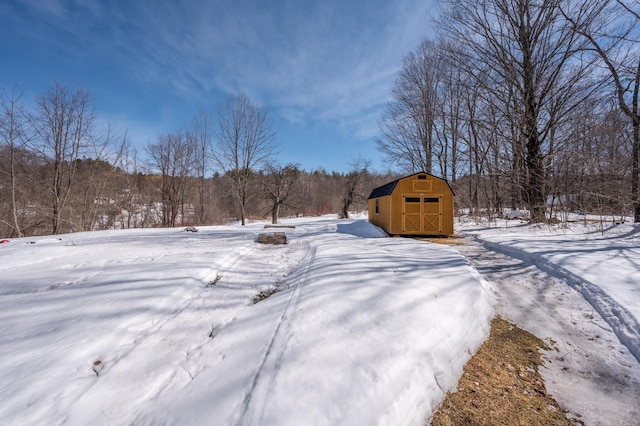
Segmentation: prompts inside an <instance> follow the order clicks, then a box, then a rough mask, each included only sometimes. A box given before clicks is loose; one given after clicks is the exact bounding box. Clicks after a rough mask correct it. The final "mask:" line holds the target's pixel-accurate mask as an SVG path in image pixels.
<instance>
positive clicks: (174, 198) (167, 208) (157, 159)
mask: <svg viewBox="0 0 640 426" xmlns="http://www.w3.org/2000/svg"><path fill="white" fill-rule="evenodd" d="M193 148H194V147H193V145H192V144H190V143H189V141H188V139H187V138H186V136H185V135H184V133H182V132H175V133H169V134H166V135H161V136H160V137H158V141H157V142H156V143H153V144H150V145H149V146H148V147H147V151H148V153H149V155H150V157H151V160H152V162H153V164H152V165H153V167H154V168H155V169H157V170H158V171H159V172H160V194H161V199H162V224H163V226H170V227H172V226H176V225H177V218H178V214H180V213H182V215H181V224H184V220H185V217H184V216H185V210H184V205H185V195H186V191H187V183H188V182H187V181H188V178H189V176H190V175H191V174H192V171H193V169H192V163H193Z"/></svg>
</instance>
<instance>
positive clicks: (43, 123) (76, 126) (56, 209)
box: [31, 82, 95, 234]
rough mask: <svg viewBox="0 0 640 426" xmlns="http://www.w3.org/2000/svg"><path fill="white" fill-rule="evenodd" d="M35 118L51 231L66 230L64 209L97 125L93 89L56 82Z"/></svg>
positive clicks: (41, 99) (36, 145)
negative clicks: (92, 131)
mask: <svg viewBox="0 0 640 426" xmlns="http://www.w3.org/2000/svg"><path fill="white" fill-rule="evenodd" d="M37 104H38V107H37V111H36V113H35V115H34V116H32V118H31V122H32V124H33V126H34V130H35V137H34V139H33V143H32V146H33V147H34V149H35V151H36V152H38V153H39V154H40V155H41V158H42V160H43V161H44V162H45V164H46V166H47V169H48V175H47V179H46V182H45V183H44V184H45V186H46V188H47V190H48V192H49V195H50V211H51V217H50V219H51V231H52V233H53V234H58V233H60V232H61V231H62V229H63V228H62V220H63V217H62V212H63V209H64V208H65V207H66V205H67V201H68V199H69V195H70V194H71V190H72V188H73V186H74V184H75V183H76V182H75V174H76V170H77V165H78V162H77V160H78V159H79V158H80V156H81V153H82V149H83V148H84V147H85V145H86V144H87V142H88V140H87V138H88V136H89V134H90V131H91V128H92V126H93V125H94V121H95V115H94V111H93V104H92V100H91V98H90V96H89V93H88V92H87V91H86V90H84V89H83V88H79V89H77V90H76V91H71V90H70V89H69V88H67V87H65V86H63V85H61V84H60V83H57V82H56V83H55V85H54V86H53V87H52V88H50V89H49V90H48V91H47V92H46V93H45V94H43V95H41V96H39V97H38V101H37Z"/></svg>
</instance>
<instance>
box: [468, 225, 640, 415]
mask: <svg viewBox="0 0 640 426" xmlns="http://www.w3.org/2000/svg"><path fill="white" fill-rule="evenodd" d="M458 231H460V232H462V233H464V234H465V235H466V238H465V240H466V241H465V242H466V244H464V245H461V246H458V249H459V251H461V252H462V253H463V254H464V255H465V256H466V257H467V258H468V259H470V261H471V262H472V264H473V265H474V266H475V267H476V268H477V270H478V271H479V272H480V273H481V274H482V275H483V277H485V278H486V279H487V280H489V281H490V282H491V287H492V291H493V293H494V294H495V298H496V301H497V305H496V310H497V312H498V313H499V314H500V315H502V316H503V317H505V318H507V319H509V320H511V321H514V322H515V323H517V324H518V325H519V326H521V327H523V328H525V329H526V330H528V331H530V332H532V333H533V334H535V335H537V336H538V337H540V338H543V339H544V340H545V341H546V342H547V343H548V345H549V346H550V348H551V349H550V350H549V351H546V359H547V361H546V362H545V369H543V371H542V375H543V377H544V378H545V384H546V386H547V389H548V390H549V391H550V392H551V393H552V395H553V396H554V397H555V398H556V400H558V402H559V403H560V404H561V405H562V406H563V408H565V409H566V410H568V411H569V412H570V413H571V414H572V415H573V416H574V417H575V418H579V419H580V420H582V421H584V422H585V424H587V425H603V426H607V425H637V424H640V420H638V419H640V363H639V362H638V359H636V358H638V354H639V353H640V328H639V327H638V324H639V323H640V309H639V308H640V226H638V225H633V224H618V225H614V224H612V223H609V224H608V225H607V224H601V223H589V222H580V223H571V224H561V225H557V226H546V225H529V224H526V223H524V222H519V221H513V220H509V221H499V222H492V223H486V222H484V223H477V222H473V221H465V222H464V223H463V224H462V225H461V226H459V228H458ZM634 356H635V357H634Z"/></svg>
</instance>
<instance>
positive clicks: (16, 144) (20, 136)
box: [0, 87, 27, 237]
mask: <svg viewBox="0 0 640 426" xmlns="http://www.w3.org/2000/svg"><path fill="white" fill-rule="evenodd" d="M20 98H22V93H16V88H15V87H14V88H13V90H12V91H11V95H10V96H7V95H5V93H4V92H3V93H2V94H1V95H0V108H2V110H1V111H0V142H1V143H2V144H3V145H5V146H6V149H7V150H8V151H9V191H10V199H11V219H12V221H11V222H12V223H11V227H12V234H11V235H15V236H16V237H22V235H23V234H22V230H21V226H20V221H19V220H18V204H17V201H16V200H17V197H16V194H17V191H18V185H17V177H18V171H17V164H16V163H17V158H16V157H17V155H16V154H17V151H18V150H20V149H22V147H24V146H25V144H26V142H27V135H26V129H25V123H24V119H25V112H24V109H23V108H22V105H21V104H20Z"/></svg>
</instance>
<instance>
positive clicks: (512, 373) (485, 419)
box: [431, 317, 583, 426]
mask: <svg viewBox="0 0 640 426" xmlns="http://www.w3.org/2000/svg"><path fill="white" fill-rule="evenodd" d="M540 348H542V349H547V347H546V345H545V344H544V342H543V341H542V340H540V339H538V338H537V337H535V336H534V335H532V334H530V333H528V332H526V331H524V330H522V329H520V328H518V327H517V326H516V325H514V324H512V323H510V322H507V321H505V320H503V319H502V318H500V317H496V318H494V320H493V321H492V323H491V334H490V335H489V338H488V339H487V340H486V341H485V342H484V343H483V344H482V345H481V346H480V349H478V352H477V353H476V354H475V355H474V356H473V357H472V358H471V360H470V361H469V362H468V363H467V365H466V366H465V367H464V373H463V375H462V377H461V378H460V381H459V382H458V388H457V390H456V391H455V392H453V393H449V394H447V396H446V398H445V400H444V402H443V403H442V405H441V406H440V408H439V409H438V411H437V412H436V413H435V415H434V416H433V418H432V420H431V425H432V426H453V425H455V426H458V425H478V426H480V425H487V426H488V425H530V426H536V425H540V426H542V425H545V426H546V425H576V424H583V423H582V422H580V421H575V420H570V419H568V418H567V416H566V413H565V412H564V411H563V410H562V409H561V408H560V407H559V406H558V404H557V402H556V401H555V400H554V399H553V398H551V397H550V396H549V395H548V394H547V392H546V389H545V387H544V381H543V379H542V377H541V376H540V374H539V373H538V367H539V366H540V365H541V363H542V361H541V355H540V351H539V349H540Z"/></svg>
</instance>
